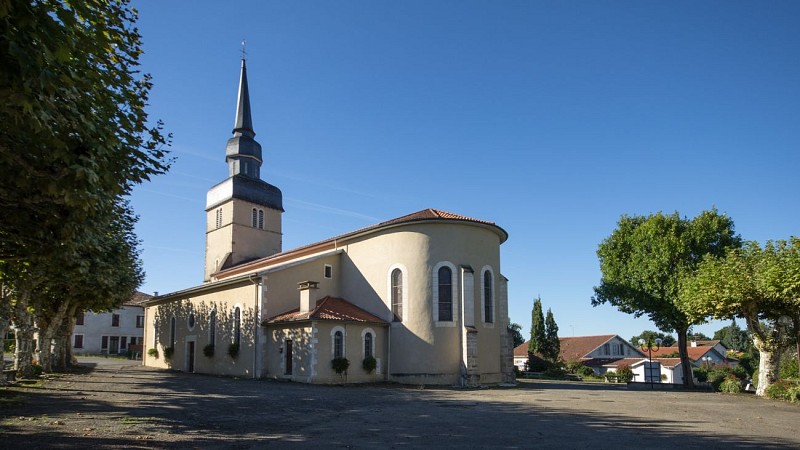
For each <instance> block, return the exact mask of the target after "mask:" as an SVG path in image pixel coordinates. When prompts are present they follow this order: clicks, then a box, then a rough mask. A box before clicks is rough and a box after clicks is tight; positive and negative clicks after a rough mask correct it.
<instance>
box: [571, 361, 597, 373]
mask: <svg viewBox="0 0 800 450" xmlns="http://www.w3.org/2000/svg"><path fill="white" fill-rule="evenodd" d="M566 369H567V372H569V373H574V374H576V375H581V376H584V377H592V376H594V370H592V368H591V367H588V366H586V365H584V364H582V363H580V362H578V361H571V362H568V363H567V364H566Z"/></svg>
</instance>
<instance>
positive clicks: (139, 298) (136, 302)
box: [124, 291, 153, 306]
mask: <svg viewBox="0 0 800 450" xmlns="http://www.w3.org/2000/svg"><path fill="white" fill-rule="evenodd" d="M151 298H153V296H152V295H150V294H145V293H144V292H139V291H136V292H135V293H134V294H133V297H131V299H130V300H128V301H127V302H125V303H124V304H125V305H127V306H142V303H144V302H146V301H148V300H150V299H151Z"/></svg>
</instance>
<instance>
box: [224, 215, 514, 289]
mask: <svg viewBox="0 0 800 450" xmlns="http://www.w3.org/2000/svg"><path fill="white" fill-rule="evenodd" d="M437 220H453V221H462V222H473V223H479V224H482V225H489V226H491V227H494V228H496V229H497V232H498V234H499V235H500V236H501V240H500V242H501V243H502V242H505V240H506V239H508V233H507V232H506V231H505V230H504V229H502V228H501V227H500V226H498V225H497V224H496V223H494V222H489V221H486V220H481V219H473V218H471V217H467V216H462V215H460V214H454V213H450V212H447V211H442V210H439V209H432V208H428V209H423V210H422V211H417V212H415V213H411V214H407V215H405V216H402V217H398V218H395V219H391V220H387V221H385V222H381V223H378V224H375V225H370V226H368V227H365V228H360V229H358V230H355V231H351V232H349V233H345V234H341V235H338V236H334V237H332V238H329V239H325V240H324V241H319V242H314V243H312V244H308V245H304V246H301V247H297V248H294V249H292V250H287V251H285V252H281V253H277V254H274V255H271V256H267V257H264V258H260V259H256V260H252V261H247V262H243V263H240V264H238V265H236V266H233V267H229V268H226V269H224V270H220V271H219V272H218V273H216V274H215V276H217V277H225V276H226V273H227V272H235V273H238V272H240V271H241V269H242V268H244V267H247V266H250V265H256V264H261V263H265V262H267V263H268V262H271V261H275V260H280V259H282V258H286V257H290V256H292V255H293V254H301V253H302V252H303V251H304V250H307V249H310V248H313V247H317V246H321V245H325V244H333V243H334V242H336V241H340V240H342V239H345V238H349V237H351V236H355V235H358V234H360V233H365V232H368V231H373V230H378V229H380V228H384V227H389V226H393V225H400V224H403V223H411V222H420V221H437Z"/></svg>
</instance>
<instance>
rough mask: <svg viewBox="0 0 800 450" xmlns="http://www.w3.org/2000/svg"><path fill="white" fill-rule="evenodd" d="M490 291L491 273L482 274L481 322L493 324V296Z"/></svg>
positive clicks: (491, 290)
mask: <svg viewBox="0 0 800 450" xmlns="http://www.w3.org/2000/svg"><path fill="white" fill-rule="evenodd" d="M493 293H494V292H493V289H492V272H491V271H489V270H486V271H485V272H483V321H484V322H486V323H493V322H494V295H493Z"/></svg>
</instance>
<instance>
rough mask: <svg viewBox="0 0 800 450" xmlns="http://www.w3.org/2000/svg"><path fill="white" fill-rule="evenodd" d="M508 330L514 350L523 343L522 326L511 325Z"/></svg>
mask: <svg viewBox="0 0 800 450" xmlns="http://www.w3.org/2000/svg"><path fill="white" fill-rule="evenodd" d="M508 328H509V330H511V337H512V338H513V340H514V348H517V347H519V346H520V345H522V344H524V343H525V338H524V337H522V325H520V324H518V323H512V324H511V325H509V326H508Z"/></svg>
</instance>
